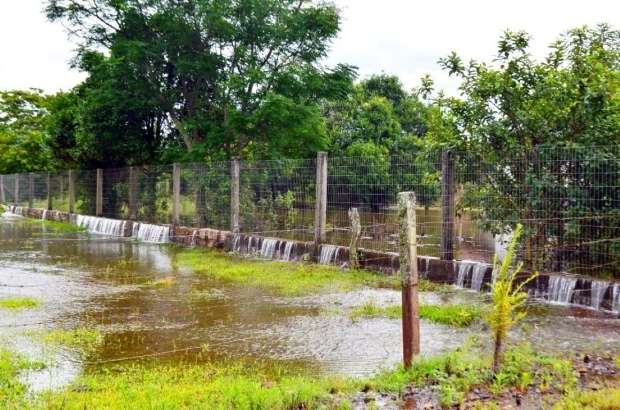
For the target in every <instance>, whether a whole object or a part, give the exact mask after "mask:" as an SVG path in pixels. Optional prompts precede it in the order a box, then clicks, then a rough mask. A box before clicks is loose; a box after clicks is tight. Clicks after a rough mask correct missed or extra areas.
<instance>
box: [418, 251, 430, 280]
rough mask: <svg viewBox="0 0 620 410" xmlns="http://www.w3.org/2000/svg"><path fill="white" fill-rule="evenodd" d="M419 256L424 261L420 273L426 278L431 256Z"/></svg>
mask: <svg viewBox="0 0 620 410" xmlns="http://www.w3.org/2000/svg"><path fill="white" fill-rule="evenodd" d="M419 258H420V259H421V260H422V261H424V263H423V264H422V266H423V267H424V268H423V270H422V272H421V273H422V277H424V278H426V277H428V274H429V273H430V271H431V269H430V268H431V256H419Z"/></svg>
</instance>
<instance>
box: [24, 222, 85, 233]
mask: <svg viewBox="0 0 620 410" xmlns="http://www.w3.org/2000/svg"><path fill="white" fill-rule="evenodd" d="M24 221H25V223H28V224H30V225H42V226H43V227H44V228H45V229H49V230H50V231H52V232H54V233H57V234H67V233H79V232H85V231H86V228H82V227H80V226H78V225H74V224H72V223H68V222H58V221H50V220H47V219H46V220H42V219H32V218H25V219H24Z"/></svg>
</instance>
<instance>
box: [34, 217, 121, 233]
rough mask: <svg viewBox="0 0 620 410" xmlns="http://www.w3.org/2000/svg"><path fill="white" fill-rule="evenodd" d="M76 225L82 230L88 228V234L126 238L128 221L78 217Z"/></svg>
mask: <svg viewBox="0 0 620 410" xmlns="http://www.w3.org/2000/svg"><path fill="white" fill-rule="evenodd" d="M45 216H46V215H45ZM76 224H77V225H78V226H79V227H81V228H86V230H87V231H88V232H90V233H94V234H99V235H110V236H125V227H126V226H127V221H122V220H117V219H108V218H99V217H96V216H87V215H76Z"/></svg>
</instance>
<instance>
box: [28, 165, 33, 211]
mask: <svg viewBox="0 0 620 410" xmlns="http://www.w3.org/2000/svg"><path fill="white" fill-rule="evenodd" d="M33 205H34V174H33V173H32V172H31V173H29V174H28V208H32V207H33Z"/></svg>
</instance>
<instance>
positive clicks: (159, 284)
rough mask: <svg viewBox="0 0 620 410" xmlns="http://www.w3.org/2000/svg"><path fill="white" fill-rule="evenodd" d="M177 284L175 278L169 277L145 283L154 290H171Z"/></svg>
mask: <svg viewBox="0 0 620 410" xmlns="http://www.w3.org/2000/svg"><path fill="white" fill-rule="evenodd" d="M175 282H176V279H174V278H173V277H167V278H163V279H157V280H149V281H147V282H146V283H145V286H150V287H154V288H169V287H171V286H172V285H174V284H175Z"/></svg>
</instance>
